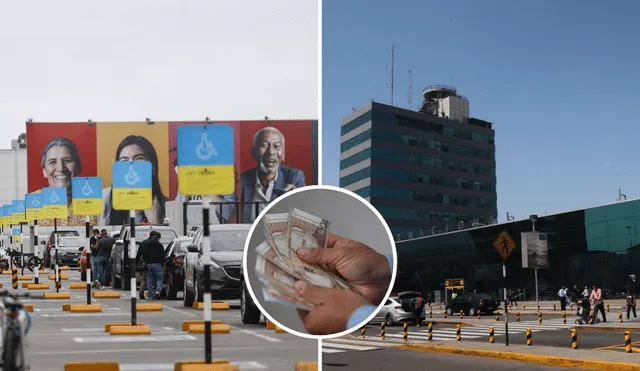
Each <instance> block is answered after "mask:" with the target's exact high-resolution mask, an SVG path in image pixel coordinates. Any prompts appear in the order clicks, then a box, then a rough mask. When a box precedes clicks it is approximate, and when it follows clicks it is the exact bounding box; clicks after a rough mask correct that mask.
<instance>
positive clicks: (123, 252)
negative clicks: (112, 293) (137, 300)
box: [109, 225, 178, 290]
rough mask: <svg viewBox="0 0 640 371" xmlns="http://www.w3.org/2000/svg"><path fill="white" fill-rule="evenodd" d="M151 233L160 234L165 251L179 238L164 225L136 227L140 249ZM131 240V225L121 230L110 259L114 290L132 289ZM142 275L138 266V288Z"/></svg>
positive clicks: (171, 229)
mask: <svg viewBox="0 0 640 371" xmlns="http://www.w3.org/2000/svg"><path fill="white" fill-rule="evenodd" d="M151 231H157V232H159V233H160V235H161V238H160V243H161V244H162V245H163V246H164V248H165V251H166V249H167V246H169V244H170V243H171V242H172V241H173V240H174V239H176V238H177V237H178V235H177V234H176V232H175V231H174V230H173V228H171V227H167V226H163V225H137V226H136V245H138V246H137V247H139V245H140V243H141V242H142V241H144V240H146V239H147V238H149V234H150V233H151ZM130 240H131V227H130V226H129V225H124V226H122V229H121V230H120V236H119V238H118V239H117V240H116V243H115V244H114V245H113V249H112V250H111V258H110V259H109V266H110V268H111V269H110V270H111V277H112V278H113V280H112V284H113V288H114V289H120V288H121V289H123V290H129V289H130V285H131V282H130V279H131V276H130V271H129V269H130V268H129V241H130ZM140 281H141V274H140V267H139V266H136V286H137V285H139V284H140Z"/></svg>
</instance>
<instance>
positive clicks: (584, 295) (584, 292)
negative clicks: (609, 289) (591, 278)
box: [582, 286, 590, 299]
mask: <svg viewBox="0 0 640 371" xmlns="http://www.w3.org/2000/svg"><path fill="white" fill-rule="evenodd" d="M582 297H583V298H584V299H588V298H589V297H590V293H589V288H588V287H587V286H585V287H584V291H582Z"/></svg>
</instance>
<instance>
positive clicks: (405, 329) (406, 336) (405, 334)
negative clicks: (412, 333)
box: [402, 322, 409, 343]
mask: <svg viewBox="0 0 640 371" xmlns="http://www.w3.org/2000/svg"><path fill="white" fill-rule="evenodd" d="M408 338H409V333H408V332H407V323H406V322H405V323H404V333H403V334H402V340H404V342H405V343H406V342H407V340H408Z"/></svg>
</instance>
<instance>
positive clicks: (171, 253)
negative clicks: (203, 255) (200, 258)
mask: <svg viewBox="0 0 640 371" xmlns="http://www.w3.org/2000/svg"><path fill="white" fill-rule="evenodd" d="M191 243H193V237H178V238H176V239H175V240H173V241H171V243H170V244H169V246H167V251H166V252H165V260H164V277H163V281H164V283H165V285H166V287H167V298H168V299H170V300H175V299H177V298H178V291H182V288H183V287H184V259H185V257H186V255H187V246H188V245H189V244H191Z"/></svg>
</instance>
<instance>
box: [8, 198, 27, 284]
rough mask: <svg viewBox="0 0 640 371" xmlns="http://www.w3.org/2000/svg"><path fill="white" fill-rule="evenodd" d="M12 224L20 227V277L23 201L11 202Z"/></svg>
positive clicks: (22, 263)
mask: <svg viewBox="0 0 640 371" xmlns="http://www.w3.org/2000/svg"><path fill="white" fill-rule="evenodd" d="M11 209H12V211H13V222H14V223H16V224H18V225H19V226H20V228H19V229H20V270H21V272H20V275H22V276H24V243H23V242H22V223H24V222H25V207H24V200H13V201H11Z"/></svg>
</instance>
